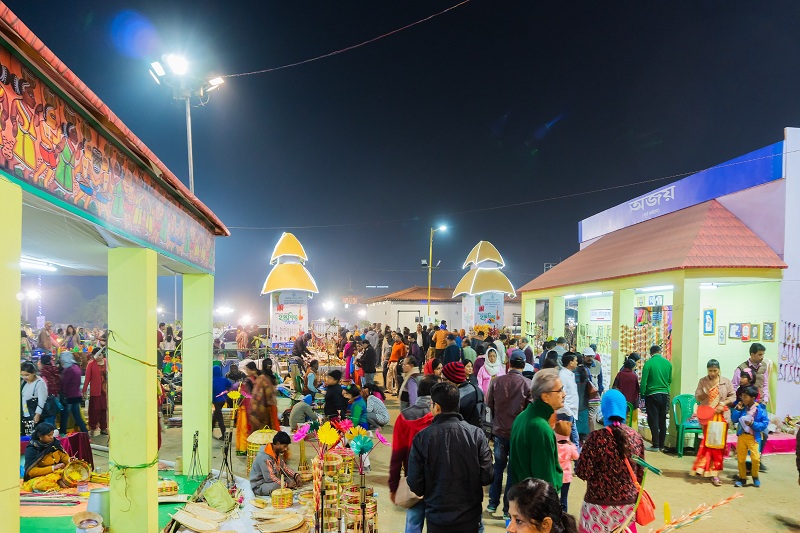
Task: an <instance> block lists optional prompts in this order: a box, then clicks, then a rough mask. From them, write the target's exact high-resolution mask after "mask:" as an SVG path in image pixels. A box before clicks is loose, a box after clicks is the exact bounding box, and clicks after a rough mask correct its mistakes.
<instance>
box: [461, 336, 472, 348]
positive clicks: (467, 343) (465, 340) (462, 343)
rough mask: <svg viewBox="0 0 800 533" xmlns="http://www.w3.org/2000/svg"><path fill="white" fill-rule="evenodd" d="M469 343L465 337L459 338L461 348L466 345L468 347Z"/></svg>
mask: <svg viewBox="0 0 800 533" xmlns="http://www.w3.org/2000/svg"><path fill="white" fill-rule="evenodd" d="M469 345H470V344H469V339H468V338H467V337H464V338H463V339H461V347H462V348H467V347H469Z"/></svg>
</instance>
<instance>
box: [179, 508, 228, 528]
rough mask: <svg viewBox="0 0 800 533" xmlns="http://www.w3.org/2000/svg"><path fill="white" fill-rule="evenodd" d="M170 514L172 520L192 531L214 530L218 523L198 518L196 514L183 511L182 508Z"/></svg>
mask: <svg viewBox="0 0 800 533" xmlns="http://www.w3.org/2000/svg"><path fill="white" fill-rule="evenodd" d="M170 516H171V517H172V519H173V520H175V521H176V522H180V523H181V525H183V526H185V527H187V528H189V529H191V530H192V531H198V532H200V533H204V532H206V531H216V530H218V529H219V524H217V523H216V522H211V521H209V520H203V519H202V518H198V517H197V516H195V515H193V514H191V513H189V512H187V511H184V510H183V509H179V510H178V511H176V512H175V514H173V515H170Z"/></svg>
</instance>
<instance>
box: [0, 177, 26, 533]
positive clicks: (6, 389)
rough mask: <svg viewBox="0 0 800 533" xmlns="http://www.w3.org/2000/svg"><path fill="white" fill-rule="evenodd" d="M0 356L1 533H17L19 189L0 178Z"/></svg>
mask: <svg viewBox="0 0 800 533" xmlns="http://www.w3.org/2000/svg"><path fill="white" fill-rule="evenodd" d="M0 227H2V228H3V245H2V246H0V353H3V354H5V359H6V363H5V365H6V366H5V369H4V371H3V372H0V398H2V405H4V406H6V408H5V409H2V410H0V423H2V427H3V428H5V429H6V431H5V432H3V435H2V438H0V531H4V532H8V533H18V532H19V489H18V487H19V437H18V434H17V428H18V427H19V423H20V422H19V419H20V409H19V407H18V406H19V402H20V399H19V364H18V363H17V361H18V360H17V355H16V354H18V353H19V326H20V303H19V300H17V293H19V291H20V268H19V259H20V255H21V252H22V248H21V247H22V189H21V188H20V187H19V185H15V184H13V183H11V182H10V181H8V180H7V179H5V178H4V177H2V176H0Z"/></svg>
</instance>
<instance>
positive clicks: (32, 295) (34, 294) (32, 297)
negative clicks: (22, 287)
mask: <svg viewBox="0 0 800 533" xmlns="http://www.w3.org/2000/svg"><path fill="white" fill-rule="evenodd" d="M26 296H27V297H28V300H37V299H38V298H39V291H37V290H36V289H31V290H29V291H28V292H27V294H26Z"/></svg>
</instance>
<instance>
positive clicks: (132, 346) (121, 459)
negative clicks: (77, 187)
mask: <svg viewBox="0 0 800 533" xmlns="http://www.w3.org/2000/svg"><path fill="white" fill-rule="evenodd" d="M157 258H158V256H157V254H156V252H154V251H153V250H148V249H144V248H114V249H111V250H109V251H108V327H109V330H110V334H109V339H108V373H109V377H108V413H109V425H108V429H109V433H110V434H111V435H110V437H111V440H110V446H109V448H110V455H109V462H111V463H114V464H117V465H127V466H135V465H143V464H148V463H150V462H151V461H153V460H154V459H157V458H158V449H157V447H158V441H157V439H158V436H157V433H156V432H157V431H158V402H157V383H158V382H157V377H156V368H155V367H156V363H157V359H156V351H157V349H156V342H157V338H156V329H157V327H156V325H157V323H158V316H157V312H156V306H157V303H156V294H157V287H156V279H157ZM123 354H124V355H123ZM120 473H123V471H119V470H115V471H114V472H113V473H112V476H111V531H112V533H141V532H143V531H158V496H157V492H158V464H154V465H152V466H150V467H148V468H136V469H128V470H125V471H124V474H125V475H124V477H120V476H119V475H118V474H120Z"/></svg>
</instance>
